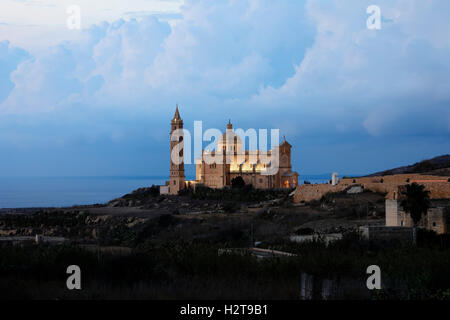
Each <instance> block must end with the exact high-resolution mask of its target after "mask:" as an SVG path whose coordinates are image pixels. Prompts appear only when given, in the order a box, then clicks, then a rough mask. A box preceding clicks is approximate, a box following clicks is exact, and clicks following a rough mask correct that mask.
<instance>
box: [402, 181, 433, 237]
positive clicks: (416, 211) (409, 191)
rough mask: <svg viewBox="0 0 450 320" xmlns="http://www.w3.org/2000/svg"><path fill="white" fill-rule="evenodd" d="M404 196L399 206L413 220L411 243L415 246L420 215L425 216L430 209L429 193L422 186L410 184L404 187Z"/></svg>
mask: <svg viewBox="0 0 450 320" xmlns="http://www.w3.org/2000/svg"><path fill="white" fill-rule="evenodd" d="M404 196H405V198H404V199H403V200H402V201H401V203H400V205H401V206H402V207H403V210H405V212H406V213H409V214H410V216H411V219H412V220H413V223H414V226H413V242H414V244H417V225H418V224H419V222H420V219H421V218H422V215H426V214H427V211H428V209H429V208H430V192H429V191H427V190H425V186H424V185H420V184H417V183H412V184H408V185H406V191H405V192H404Z"/></svg>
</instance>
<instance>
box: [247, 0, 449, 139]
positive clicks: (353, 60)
mask: <svg viewBox="0 0 450 320" xmlns="http://www.w3.org/2000/svg"><path fill="white" fill-rule="evenodd" d="M369 4H370V1H358V2H355V1H337V0H335V1H326V2H320V1H309V2H308V5H307V8H308V16H309V17H310V19H312V21H313V22H314V24H315V25H316V27H317V36H316V38H315V41H314V44H313V46H312V47H311V48H310V49H309V50H308V52H307V54H306V56H305V58H304V59H303V60H302V61H301V63H299V64H298V66H297V68H296V73H295V75H294V76H292V77H290V78H289V79H287V80H286V82H285V83H284V85H283V86H281V87H280V88H273V87H271V86H268V87H265V88H263V89H262V90H261V91H260V92H259V93H258V94H257V95H255V97H254V100H255V103H256V104H257V103H260V104H264V103H267V104H273V103H275V102H276V101H283V103H284V104H286V105H287V106H289V105H290V106H294V105H300V106H301V107H299V108H308V109H310V111H311V112H313V113H316V114H320V115H322V116H326V115H327V114H328V115H331V116H333V117H335V118H336V121H345V118H346V117H347V118H348V119H349V120H350V121H352V122H353V127H359V126H361V125H362V127H363V128H365V129H366V130H367V132H368V133H369V134H371V135H375V136H379V135H383V134H395V133H397V132H402V133H403V134H407V133H410V134H411V133H417V128H418V127H422V126H421V125H420V123H423V121H424V120H423V119H424V118H426V119H427V125H430V127H429V131H433V134H434V133H435V132H434V129H435V128H436V127H439V128H444V127H445V126H443V125H442V123H443V122H445V121H446V120H443V119H442V117H441V116H442V115H448V112H447V110H448V109H449V107H450V91H449V90H447V89H448V88H449V85H450V77H449V76H448V75H449V74H450V59H449V57H450V45H449V37H448V36H446V35H445V31H444V30H445V29H448V25H449V22H448V19H447V18H446V17H445V14H442V12H448V10H450V5H449V3H448V2H444V1H403V0H398V1H379V6H380V7H381V9H382V14H383V21H384V22H383V24H382V30H379V31H373V30H368V29H367V28H366V27H365V21H366V20H365V19H366V18H367V16H366V15H365V8H367V6H368V5H369ZM380 105H384V106H385V105H389V108H387V107H380ZM355 116H357V117H359V119H360V120H359V121H357V122H354V117H355ZM404 119H408V120H407V121H403V120H404ZM431 119H432V120H431ZM444 132H447V133H448V131H444Z"/></svg>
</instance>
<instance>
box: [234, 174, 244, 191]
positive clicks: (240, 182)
mask: <svg viewBox="0 0 450 320" xmlns="http://www.w3.org/2000/svg"><path fill="white" fill-rule="evenodd" d="M231 187H232V188H233V189H234V188H238V189H242V188H244V187H245V181H244V179H242V177H241V176H239V177H236V178H234V179H233V180H231Z"/></svg>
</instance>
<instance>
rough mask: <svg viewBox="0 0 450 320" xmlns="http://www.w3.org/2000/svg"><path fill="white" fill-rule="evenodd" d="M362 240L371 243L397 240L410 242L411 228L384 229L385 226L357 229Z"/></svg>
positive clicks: (411, 236)
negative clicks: (370, 241)
mask: <svg viewBox="0 0 450 320" xmlns="http://www.w3.org/2000/svg"><path fill="white" fill-rule="evenodd" d="M359 230H360V232H361V235H362V237H363V238H365V239H367V240H372V241H387V240H392V239H395V240H399V241H405V242H411V241H412V239H413V232H412V228H403V227H385V226H363V227H359Z"/></svg>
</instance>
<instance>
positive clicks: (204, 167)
mask: <svg viewBox="0 0 450 320" xmlns="http://www.w3.org/2000/svg"><path fill="white" fill-rule="evenodd" d="M182 128H183V120H182V119H181V117H180V113H179V110H178V106H177V109H176V111H175V116H174V118H173V119H172V123H171V136H172V133H173V132H174V131H175V130H177V129H182ZM172 140H175V141H172ZM179 141H182V137H180V138H179V139H171V153H172V151H173V149H174V147H175V145H176V144H178V142H179ZM217 150H221V152H220V153H219V152H217ZM291 151H292V146H291V145H290V144H289V143H288V142H287V141H286V139H283V141H282V143H281V144H280V145H278V146H276V147H275V148H274V149H272V150H269V151H267V152H262V151H260V150H244V148H243V144H242V141H241V138H240V137H239V136H238V135H237V134H235V133H234V131H233V125H232V124H231V121H230V122H229V123H228V124H227V128H226V132H225V133H224V134H223V135H222V136H221V138H220V139H219V141H218V143H217V148H216V149H215V150H214V151H207V150H202V155H201V157H200V158H199V159H196V180H193V181H185V175H184V164H178V165H177V164H174V163H173V161H171V171H170V194H177V193H178V191H179V190H180V189H182V188H185V187H192V186H196V185H204V186H207V187H210V188H224V187H228V186H231V182H232V180H233V179H234V178H236V177H242V179H243V180H244V181H245V183H246V184H249V185H250V184H251V185H252V186H253V187H254V188H257V189H281V188H295V187H296V186H297V185H298V177H299V175H298V173H297V172H295V171H292V160H291V159H292V158H291V154H292V153H291ZM264 156H265V157H267V158H269V159H270V158H271V157H272V156H273V157H275V156H278V159H277V160H278V161H276V162H277V166H278V169H277V170H274V168H271V164H265V163H267V161H261V159H262V158H263V157H264ZM210 159H215V161H213V162H211V161H210ZM274 167H275V166H274Z"/></svg>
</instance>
